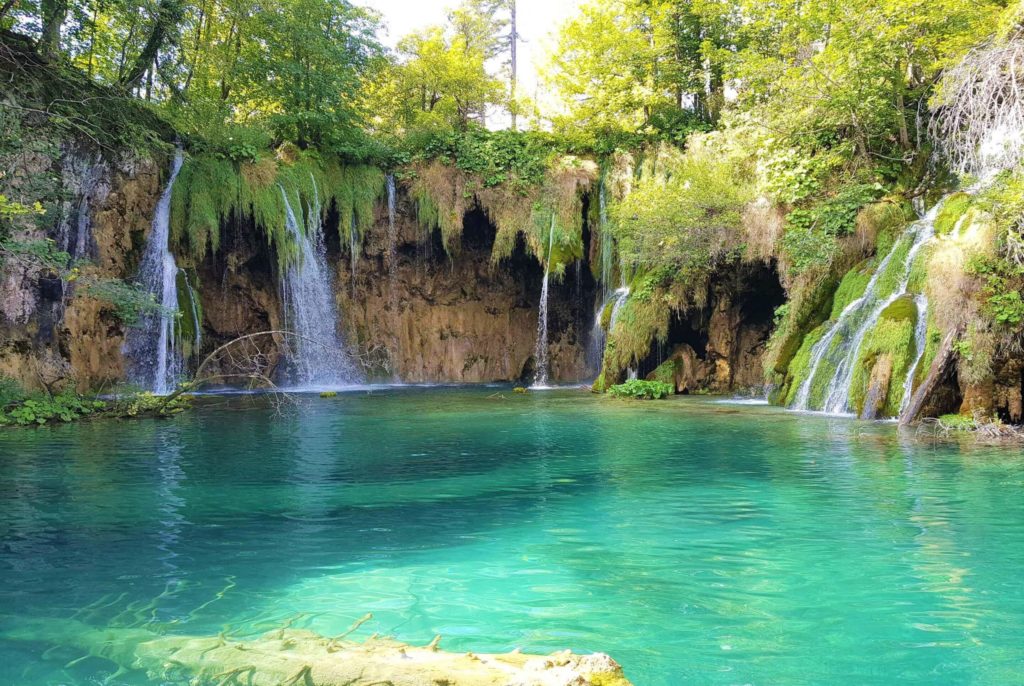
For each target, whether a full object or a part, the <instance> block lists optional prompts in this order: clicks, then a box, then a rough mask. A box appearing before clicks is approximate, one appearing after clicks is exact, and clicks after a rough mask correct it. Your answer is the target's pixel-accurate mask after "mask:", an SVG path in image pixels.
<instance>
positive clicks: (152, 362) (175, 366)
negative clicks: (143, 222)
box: [123, 149, 185, 395]
mask: <svg viewBox="0 0 1024 686" xmlns="http://www.w3.org/2000/svg"><path fill="white" fill-rule="evenodd" d="M184 160H185V156H184V153H183V152H182V151H181V150H180V149H179V150H178V151H177V152H176V153H175V155H174V163H173V165H172V166H171V176H170V178H169V179H168V180H167V186H166V187H165V188H164V192H163V193H162V194H161V196H160V200H159V201H158V202H157V205H156V211H155V212H154V214H153V224H152V228H151V229H150V232H149V237H148V238H147V241H146V252H145V254H144V255H143V257H142V266H141V267H140V269H139V276H138V283H139V285H140V286H141V287H142V288H143V289H144V290H145V291H146V292H147V293H149V294H150V295H151V296H152V297H153V299H154V301H155V302H156V304H157V305H158V306H159V310H158V311H157V312H155V313H150V314H146V315H144V316H143V317H142V318H141V321H140V322H139V325H138V326H137V327H133V328H132V329H130V330H129V332H128V335H127V337H126V339H125V344H124V349H123V353H124V355H125V357H126V358H127V359H128V362H129V373H128V378H129V379H130V380H131V382H132V383H133V384H136V385H138V386H141V387H142V388H144V389H146V390H150V391H152V392H154V393H157V394H159V395H166V394H168V393H170V392H171V391H173V390H174V388H175V386H177V384H178V381H179V380H180V377H181V373H182V368H183V367H184V363H183V360H182V359H181V355H180V352H179V351H178V350H177V349H176V344H175V336H174V331H175V324H176V321H177V317H178V284H177V278H178V265H177V263H176V262H175V261H174V255H172V254H171V251H170V247H169V243H170V223H171V222H170V215H171V194H172V192H173V190H174V181H175V179H177V178H178V172H179V171H181V165H182V163H183V162H184Z"/></svg>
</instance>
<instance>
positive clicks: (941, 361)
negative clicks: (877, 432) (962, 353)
mask: <svg viewBox="0 0 1024 686" xmlns="http://www.w3.org/2000/svg"><path fill="white" fill-rule="evenodd" d="M958 336H959V331H951V332H949V334H947V335H946V338H945V339H944V340H943V341H942V346H941V347H940V348H939V352H938V353H936V355H935V360H934V361H933V362H932V366H931V367H930V368H929V369H928V375H927V376H926V377H925V378H924V381H923V382H922V383H921V385H920V386H918V388H917V390H916V391H915V392H914V395H913V396H911V398H910V404H909V405H907V409H906V410H904V411H903V414H902V415H900V426H906V425H907V424H910V423H911V422H913V421H914V420H916V419H917V416H918V415H919V414H921V408H922V407H924V402H925V401H926V400H927V399H928V397H929V396H930V395H931V394H932V391H934V390H935V387H936V386H937V385H938V384H939V381H941V380H942V377H943V376H944V375H945V373H946V371H947V370H948V369H949V365H950V364H951V363H952V362H953V359H954V358H955V354H954V352H955V351H954V347H953V343H954V342H955V340H956V338H957V337H958Z"/></svg>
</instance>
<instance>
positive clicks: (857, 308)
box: [793, 201, 943, 414]
mask: <svg viewBox="0 0 1024 686" xmlns="http://www.w3.org/2000/svg"><path fill="white" fill-rule="evenodd" d="M942 205H943V202H941V201H940V202H939V203H937V204H936V205H935V206H934V207H933V208H932V209H931V210H930V211H929V212H928V214H926V215H925V216H924V217H923V218H921V219H920V220H918V221H917V222H915V223H914V224H913V225H912V226H911V227H910V229H909V230H908V231H907V232H906V233H905V234H904V235H903V236H902V237H901V238H900V239H898V240H897V241H896V242H895V243H894V244H893V246H892V248H891V249H890V250H889V252H888V254H886V256H885V257H884V258H883V259H882V261H881V262H880V263H879V265H878V268H877V269H876V270H875V273H874V274H873V275H872V276H871V279H870V280H869V281H868V284H867V287H866V288H865V289H864V293H863V295H861V296H860V297H859V298H857V299H856V300H854V301H853V302H851V303H850V304H849V305H847V306H846V307H845V308H844V309H843V311H842V312H841V313H840V315H839V317H838V318H837V319H836V321H835V323H834V324H833V325H832V327H831V328H830V329H829V330H828V331H827V332H826V333H825V335H824V336H822V337H821V339H820V340H819V341H818V342H817V343H815V344H814V347H812V348H811V356H810V365H809V371H808V374H807V378H805V379H804V381H803V383H802V384H801V386H800V389H799V391H798V392H797V397H796V400H795V401H794V403H793V408H794V409H797V410H809V409H814V408H811V407H810V395H811V390H812V388H813V385H814V381H815V379H816V378H817V377H818V375H819V373H820V372H821V367H822V364H823V363H824V362H825V360H826V359H829V358H830V359H832V360H833V361H836V360H837V365H836V367H835V372H834V374H833V376H832V378H831V379H830V380H829V384H828V386H827V387H826V390H825V397H824V400H823V402H822V404H821V407H820V408H818V409H820V410H821V411H823V412H826V413H830V414H845V413H847V412H848V411H849V398H850V387H851V385H852V384H853V376H854V372H855V371H856V363H857V356H858V354H859V352H860V348H861V344H862V343H863V342H864V338H865V337H866V336H867V334H868V333H869V332H870V331H871V330H872V329H873V328H874V326H875V324H877V323H878V320H879V318H880V317H881V315H882V312H883V311H885V309H886V308H887V307H888V306H889V305H891V304H892V303H893V302H894V301H895V300H896V299H897V298H899V297H901V296H903V295H905V294H906V293H907V287H908V285H909V283H910V272H911V267H912V266H913V264H914V260H915V259H916V257H917V255H918V253H919V252H920V250H921V248H922V247H923V246H924V244H925V243H927V242H928V241H929V240H930V239H931V238H932V237H933V236H934V235H935V219H936V217H937V216H938V214H939V211H940V210H941V208H942ZM907 240H910V241H911V244H910V249H909V250H908V251H907V255H906V257H905V258H904V259H903V261H902V262H901V263H900V264H898V265H895V266H892V265H891V263H892V261H893V260H894V259H895V256H896V255H897V254H898V253H899V252H900V251H901V250H902V249H903V248H904V247H905V246H906V243H905V241H907ZM890 269H896V270H898V272H897V273H898V275H899V276H898V281H897V284H896V287H895V288H894V289H893V290H892V291H891V292H890V293H888V294H887V293H884V292H880V291H881V288H880V284H882V283H883V281H882V277H883V276H884V275H885V274H886V273H888V272H889V270H890ZM919 298H924V296H923V295H921V296H919ZM917 302H918V304H919V307H918V313H917V317H918V327H917V328H920V327H921V326H925V327H926V326H927V320H926V318H925V315H926V312H927V301H924V304H923V307H922V306H921V302H922V301H920V300H918V301H917ZM922 322H924V323H923V324H922ZM923 337H924V334H923V333H922V334H921V338H922V339H923ZM837 341H838V342H837ZM921 350H923V345H922V346H920V347H919V350H918V354H920V352H921ZM912 373H913V371H911V374H912ZM910 383H911V384H912V383H913V378H912V377H911V379H910Z"/></svg>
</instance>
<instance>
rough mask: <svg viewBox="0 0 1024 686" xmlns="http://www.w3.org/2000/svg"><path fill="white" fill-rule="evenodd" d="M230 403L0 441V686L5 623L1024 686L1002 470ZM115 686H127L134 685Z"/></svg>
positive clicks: (859, 433)
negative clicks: (295, 636)
mask: <svg viewBox="0 0 1024 686" xmlns="http://www.w3.org/2000/svg"><path fill="white" fill-rule="evenodd" d="M494 392H495V389H489V390H484V389H479V390H450V389H449V390H401V391H397V390H396V391H386V392H378V393H374V394H372V395H365V394H359V395H349V396H343V397H339V398H337V399H335V400H319V399H313V400H311V401H310V403H309V405H308V406H306V407H304V408H303V409H302V411H301V412H300V413H298V414H296V413H289V414H287V415H286V416H284V417H275V416H274V414H273V411H272V410H270V409H260V408H254V407H252V401H251V400H246V399H234V400H216V401H213V403H212V406H208V407H204V408H203V409H201V410H199V411H196V412H194V413H191V414H189V415H187V416H182V417H179V418H177V419H175V420H172V421H138V422H124V423H110V422H96V423H89V424H82V425H79V426H66V427H57V428H53V429H43V430H39V431H6V432H3V433H0V501H2V509H0V537H2V548H0V615H2V617H0V683H2V684H32V685H34V684H74V685H81V684H98V683H101V682H102V680H103V679H104V678H105V677H107V676H109V675H110V674H111V673H112V672H113V671H114V668H113V666H112V665H111V664H109V663H107V662H104V661H103V660H100V659H97V658H90V659H86V660H83V661H81V662H78V663H77V664H74V665H72V666H69V667H65V666H64V665H65V664H66V663H68V662H71V661H72V660H74V659H76V658H78V657H80V656H81V655H82V654H83V653H82V651H81V650H74V649H71V648H69V647H67V646H63V647H60V646H58V647H56V648H53V649H51V650H49V652H48V653H46V654H45V655H44V651H46V650H47V649H48V648H51V646H50V645H49V644H48V643H47V642H46V641H45V636H40V641H38V642H28V643H27V642H16V641H12V640H7V639H5V638H3V633H4V632H5V631H7V630H10V629H12V628H13V629H17V628H18V625H19V622H23V620H24V619H25V618H30V617H49V618H65V617H71V616H72V615H75V616H77V618H78V619H79V620H82V621H86V622H90V623H93V624H96V625H103V626H107V625H113V626H148V627H150V628H152V629H154V630H159V631H164V632H168V633H183V634H184V633H187V634H216V633H218V632H220V631H222V630H225V629H230V630H235V631H240V632H243V633H244V632H255V631H260V630H266V629H269V628H271V627H274V626H280V625H281V624H282V623H284V622H285V621H287V620H289V619H292V621H293V626H305V627H309V628H311V629H313V630H315V631H318V632H320V633H324V634H333V633H338V632H340V631H342V630H344V629H345V628H346V627H348V626H349V624H350V623H351V622H352V621H353V620H354V619H356V618H358V617H360V616H361V615H363V614H364V613H366V612H373V613H374V616H375V619H374V620H373V621H372V622H370V623H369V624H367V625H365V626H364V631H363V632H362V633H363V634H369V633H371V632H374V631H377V632H381V633H388V634H393V635H395V636H397V637H398V638H400V639H403V640H406V641H410V642H414V643H416V642H419V643H426V642H427V641H429V640H430V638H431V637H432V636H433V635H434V634H435V633H440V634H442V635H443V636H444V641H443V642H442V646H443V647H446V648H448V649H452V650H467V649H472V650H475V651H502V650H509V649H511V648H514V647H516V646H521V647H522V648H523V649H524V650H527V651H540V652H547V651H553V650H556V649H561V648H566V647H569V648H572V649H574V650H577V651H597V650H603V651H607V652H609V653H610V654H612V655H613V656H614V657H615V658H616V659H618V660H619V661H620V662H621V663H622V664H623V665H624V666H625V668H626V671H627V674H628V675H629V676H630V677H631V678H632V679H633V680H634V682H635V683H636V684H638V685H641V686H646V685H654V686H666V685H669V684H673V685H674V684H681V683H694V684H805V683H806V684H812V683H813V684H832V683H844V684H892V683H901V684H1020V683H1024V577H1022V574H1024V460H1022V459H1021V457H1020V454H1019V452H1017V451H1013V450H1008V449H1006V448H1002V449H996V448H969V447H966V446H958V445H956V444H941V445H939V444H930V443H927V442H924V441H919V440H914V439H912V438H910V437H906V436H904V437H902V438H901V437H900V436H899V434H898V432H897V430H896V429H895V428H894V427H892V426H891V425H870V424H864V423H858V422H854V421H847V420H828V419H823V418H820V417H808V416H803V415H798V414H791V413H786V412H784V411H781V410H777V409H773V408H767V407H750V406H729V405H723V404H716V403H714V402H712V401H709V400H702V399H679V400H673V401H667V402H663V403H651V404H633V403H627V402H619V401H612V400H607V399H601V398H596V397H592V396H590V395H587V394H580V393H575V392H553V393H535V394H531V395H529V396H526V397H523V396H516V395H513V394H511V393H508V392H507V391H505V392H504V393H505V399H503V400H502V399H491V398H488V395H490V394H491V393H494ZM111 683H114V684H145V683H149V682H147V681H146V678H145V676H144V675H141V674H138V673H132V674H127V675H121V676H118V677H116V678H115V679H114V680H113V681H112V682H111Z"/></svg>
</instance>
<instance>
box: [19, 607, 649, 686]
mask: <svg viewBox="0 0 1024 686" xmlns="http://www.w3.org/2000/svg"><path fill="white" fill-rule="evenodd" d="M5 637H6V638H9V639H19V640H27V641H42V642H47V643H54V644H59V645H67V646H71V647H75V648H78V649H81V650H85V651H88V652H89V654H90V655H94V656H97V657H102V658H105V659H107V660H109V661H111V662H113V663H114V664H116V665H117V666H118V667H120V668H122V669H134V670H142V671H144V672H146V673H147V674H148V675H149V676H150V678H153V679H160V680H169V681H172V682H175V683H180V682H185V683H195V684H207V683H209V684H224V685H225V686H226V685H229V684H246V686H282V685H286V686H292V685H299V686H342V685H345V686H369V685H370V684H390V685H391V686H437V685H438V684H446V685H447V686H631V685H630V682H629V681H628V680H627V679H626V677H625V676H624V675H623V673H622V668H621V667H620V666H619V665H618V663H616V662H615V661H614V660H612V659H611V658H610V657H608V656H607V655H605V654H603V653H596V654H593V655H575V654H573V653H571V652H570V651H568V650H567V651H565V652H562V653H555V654H553V655H547V656H544V655H527V654H523V653H520V652H518V651H513V652H511V653H502V654H482V653H481V654H474V653H449V652H445V651H442V650H439V649H438V643H439V641H440V637H436V638H435V639H434V640H433V641H431V642H430V644H429V645H426V646H424V647H415V646H410V645H407V644H405V643H400V642H398V641H395V640H392V639H388V638H378V637H376V636H375V637H372V638H370V639H368V640H366V641H364V642H362V643H357V642H353V641H347V640H343V639H342V638H329V637H326V636H321V635H319V634H316V633H313V632H312V631H306V630H300V629H279V630H275V631H271V632H269V633H266V634H264V635H262V636H260V637H258V638H253V639H248V640H231V639H229V638H227V637H225V636H223V635H221V636H162V635H159V634H155V633H152V632H149V631H146V630H143V629H116V628H111V629H104V628H97V627H93V626H90V625H87V624H83V623H81V622H76V621H65V620H20V621H19V622H18V627H17V628H15V629H12V630H10V631H8V632H5Z"/></svg>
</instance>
